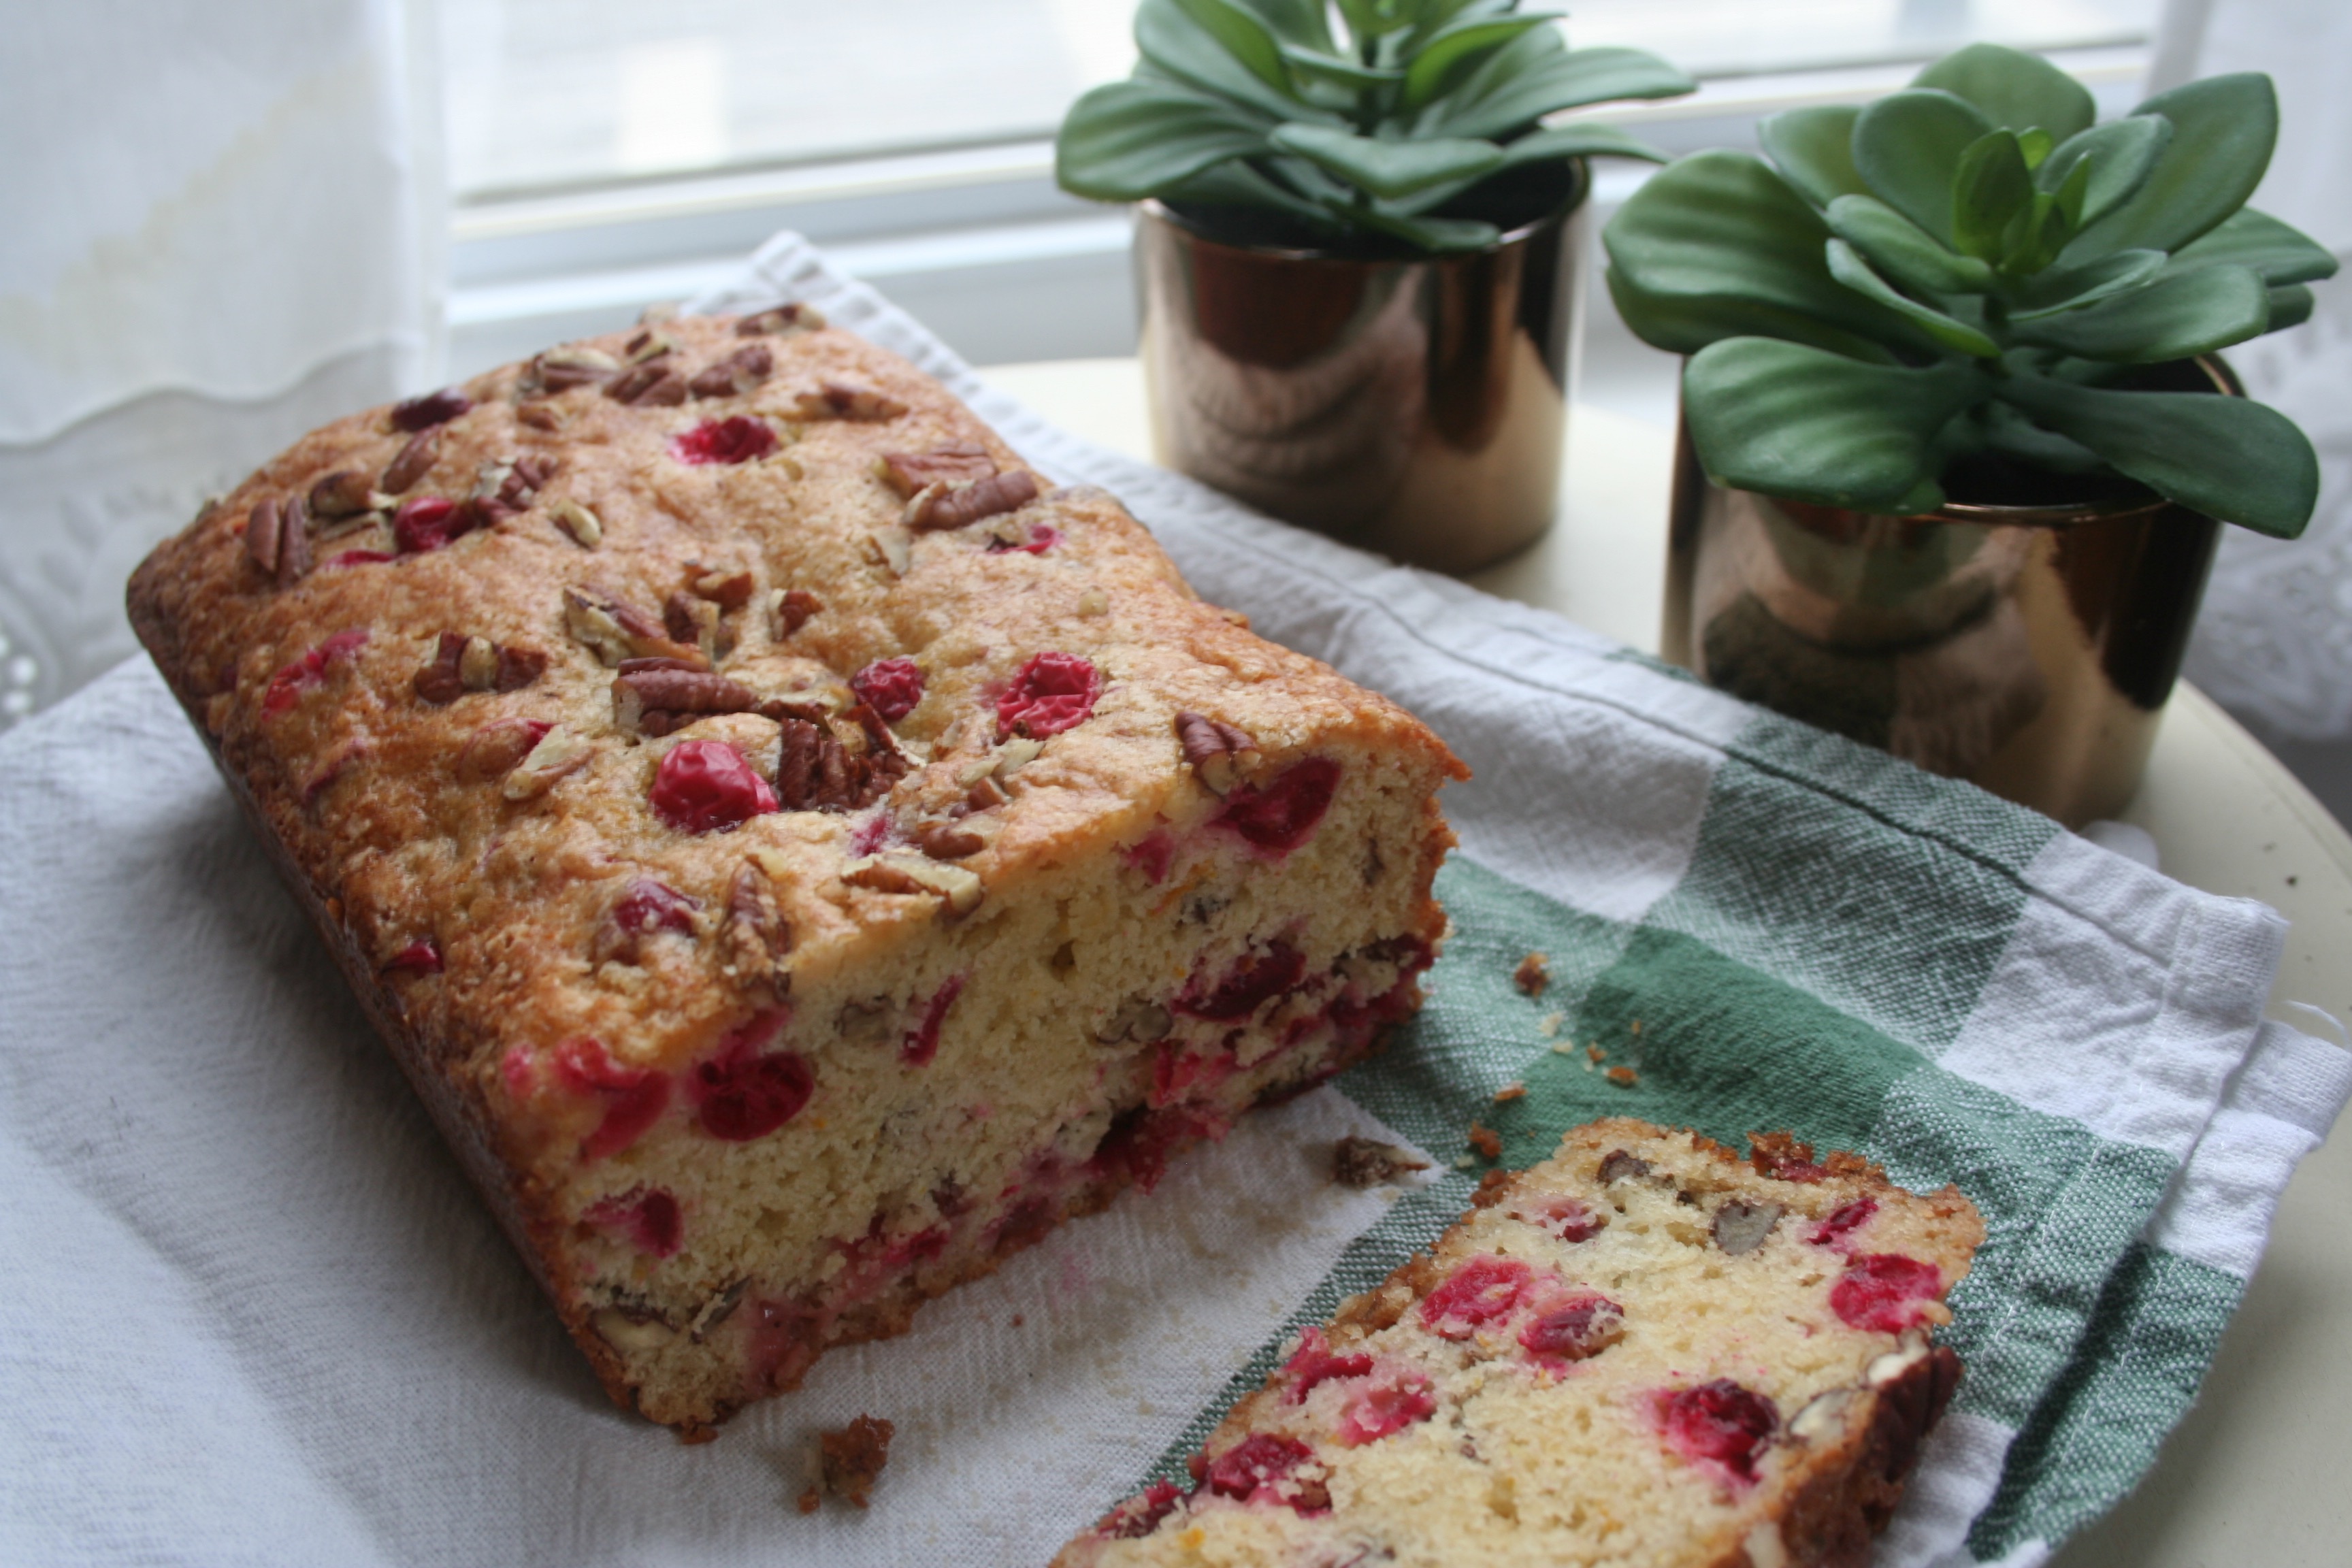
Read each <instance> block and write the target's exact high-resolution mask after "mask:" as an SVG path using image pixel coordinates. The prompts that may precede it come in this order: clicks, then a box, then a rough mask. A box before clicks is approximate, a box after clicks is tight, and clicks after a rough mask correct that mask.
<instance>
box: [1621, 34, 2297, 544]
mask: <svg viewBox="0 0 2352 1568" xmlns="http://www.w3.org/2000/svg"><path fill="white" fill-rule="evenodd" d="M2094 119H2095V111H2094V109H2093V105H2092V101H2091V95H2090V94H2089V92H2087V91H2086V90H2084V88H2083V86H2082V85H2081V84H2080V83H2079V82H2077V81H2075V80H2074V79H2073V78H2071V77H2069V76H2067V75H2066V74H2065V73H2064V72H2063V71H2061V70H2059V69H2058V68H2055V67H2053V66H2052V65H2050V64H2049V63H2048V62H2046V61H2044V60H2042V59H2039V58H2035V57H2033V56H2032V55H2026V54H2021V53H2018V52H2017V51H2015V50H2012V49H2006V48H2001V47H1997V46H1993V45H1986V44H1979V45H1976V46H1973V47H1969V48H1966V49H1962V50H1960V51H1959V52H1958V53H1957V54H1954V55H1950V56H1947V57H1946V58H1943V59H1941V60H1938V61H1937V62H1936V63H1935V64H1934V65H1931V66H1929V67H1928V68H1927V69H1926V70H1924V71H1922V72H1921V73H1920V74H1919V76H1918V77H1917V79H1916V80H1915V81H1914V82H1913V83H1912V85H1911V86H1910V88H1908V89H1906V90H1904V91H1901V92H1896V93H1894V94H1892V95H1890V96H1888V97H1886V98H1883V99H1880V100H1877V101H1875V102H1874V103H1871V104H1869V105H1867V106H1865V107H1863V108H1861V109H1859V110H1857V109H1854V108H1851V107H1841V108H1819V109H1801V110H1791V111H1790V112H1787V113H1783V114H1779V115H1775V116H1773V117H1772V118H1771V119H1769V120H1768V121H1765V122H1764V125H1763V129H1762V136H1763V144H1764V150H1765V152H1766V153H1768V154H1769V157H1770V159H1771V162H1770V163H1765V162H1764V161H1763V160H1761V159H1759V158H1756V157H1754V156H1751V155H1749V154H1748V153H1736V152H1710V153H1699V154H1696V155H1695V156H1692V157H1688V158H1685V159H1683V160H1682V161H1680V162H1679V163H1675V164H1674V165H1672V166H1671V167H1669V168H1666V169H1664V170H1662V171H1660V172H1659V173H1658V174H1655V175H1654V176H1652V177H1651V179H1650V180H1649V181H1648V182H1647V183H1646V184H1644V185H1643V188H1642V189H1641V190H1640V191H1638V192H1636V193H1635V194H1634V195H1633V197H1632V198H1631V199H1629V200H1628V201H1627V202H1626V204H1625V205H1624V206H1623V207H1622V209H1620V211H1619V212H1618V214H1617V216H1616V217H1615V218H1614V219H1613V220H1612V222H1611V223H1610V225H1609V227H1608V229H1607V231H1606V233H1605V236H1604V238H1605V241H1606V244H1607V247H1608V250H1609V257H1610V271H1609V287H1610V292H1611V293H1612V295H1613V296H1614V298H1615V300H1616V302H1617V308H1618V310H1619V311H1620V312H1621V313H1622V315H1623V316H1624V318H1625V321H1626V322H1627V324H1628V325H1630V326H1631V327H1632V328H1633V331H1635V332H1637V333H1639V334H1640V335H1641V336H1642V337H1643V339H1645V340H1646V341H1647V342H1650V343H1652V344H1654V346H1656V347H1658V348H1662V349H1666V350H1669V351H1671V352H1674V353H1683V354H1687V355H1689V356H1690V359H1689V362H1688V363H1687V364H1686V365H1685V368H1684V373H1683V407H1684V413H1685V419H1686V420H1687V422H1688V426H1689V429H1690V433H1691V438H1692V441H1693V443H1694V445H1695V446H1696V449H1697V452H1698V456H1699V459H1700V461H1701V463H1702V464H1703V465H1704V466H1705V468H1706V470H1707V472H1708V474H1709V475H1710V476H1712V477H1713V478H1714V479H1716V480H1717V482H1718V483H1721V484H1725V485H1727V486H1731V487H1734V488H1738V489H1750V490H1758V491H1762V492H1764V493H1767V494H1770V495H1776V496H1782V497H1787V498H1789V499H1791V500H1801V501H1811V502H1814V503H1817V504H1821V505H1827V506H1837V507H1844V508H1848V509H1851V510H1861V511H1872V512H1886V513H1898V514H1913V513H1918V512H1924V511H1930V510H1934V509H1935V508H1937V506H1939V505H1941V504H1943V502H1944V500H1945V499H1946V489H1947V486H1948V485H1950V484H1954V483H1958V482H1960V481H1961V480H1962V479H1969V480H1970V481H1971V482H1973V481H1974V480H1976V479H1979V478H1981V477H1982V476H1984V475H1986V474H1988V473H1990V474H1994V475H2000V474H2002V473H2006V474H2007V475H2009V476H2011V477H2012V478H2014V477H2016V476H2017V475H2018V473H2019V470H2020V469H2023V470H2026V471H2027V474H2028V476H2029V477H2032V478H2036V479H2038V478H2039V477H2040V476H2061V477H2066V476H2074V477H2075V478H2073V479H2067V481H2066V482H2067V483H2071V484H2075V485H2082V484H2084V483H2086V482H2087V483H2088V484H2090V485H2092V486H2094V487H2095V486H2096V485H2097V484H2099V483H2102V482H2104V483H2106V484H2108V485H2110V486H2112V485H2114V484H2115V482H2116V479H2115V477H2116V476H2117V475H2121V476H2124V477H2125V478H2126V479H2131V480H2136V481H2137V482H2138V483H2139V484H2142V485H2145V486H2147V488H2148V489H2153V490H2155V491H2157V492H2158V493H2159V494H2161V495H2163V496H2166V497H2168V499H2170V500H2175V501H2178V502H2180V503H2181V504H2183V505H2186V506H2189V507H2192V508H2194V509H2196V510H2200V511H2202V512H2206V513H2208V514H2210V515H2211V516H2213V517H2217V518H2221V519H2223V520H2224V521H2230V522H2236V523H2242V524H2243V525H2245V526H2246V527H2249V528H2252V529H2255V530H2258V531H2262V532H2264V533H2270V534H2276V535H2279V536H2281V537H2285V538H2292V537H2294V535H2295V534H2297V533H2299V532H2301V531H2302V530H2303V527H2304V524H2305V522H2307V521H2309V519H2310V516H2311V511H2312V507H2313V505H2314V502H2315V499H2316V496H2317V489H2318V463H2317V460H2316V458H2315V456H2314V454H2313V452H2312V448H2311V444H2310V442H2309V441H2307V440H2305V438H2304V436H2303V434H2302V432H2301V431H2299V430H2297V429H2296V428H2295V426H2294V424H2293V423H2292V422H2291V421H2289V420H2288V419H2287V418H2286V417H2285V416H2283V415H2281V414H2279V413H2277V412H2275V411H2274V410H2272V409H2269V408H2265V407H2263V406H2262V405H2260V404H2257V403H2253V402H2252V401H2250V400H2248V399H2245V398H2242V397H2231V396H2216V395H2212V394H2211V393H2210V392H2208V391H2200V390H2189V389H2176V388H2185V387H2187V386H2193V385H2194V384H2193V383H2188V384H2184V382H2183V381H2182V378H2181V377H2180V375H2179V372H2178V368H2177V362H2180V361H2185V360H2189V359H2191V358H2193V357H2194V356H2196V355H2199V354H2203V353H2210V352H2211V351H2213V350H2216V349H2220V348H2223V347H2225V346H2227V345H2229V344H2231V343H2235V342H2243V341H2244V340H2246V339H2248V338H2252V337H2254V336H2257V335H2258V334H2260V333H2263V332H2267V331H2276V330H2278V329H2279V328H2282V327H2287V326H2293V325H2294V324H2295V323H2297V322H2299V321H2303V320H2304V319H2305V317H2306V316H2308V315H2309V314H2310V313H2311V307H2312V296H2311V291H2310V289H2307V288H2305V284H2307V283H2309V282H2311V281H2313V280H2314V279H2321V278H2325V277H2327V276H2328V275H2329V274H2331V273H2333V272H2334V271H2335V270H2336V262H2335V258H2333V257H2331V256H2330V255H2329V254H2328V253H2327V252H2326V250H2324V249H2323V248H2321V247H2319V246H2318V245H2316V244H2315V243H2313V242H2312V241H2311V240H2310V239H2308V238H2306V237H2305V236H2303V235H2302V234H2299V233H2297V232H2296V231H2295V230H2294V229H2293V228H2290V227H2288V226H2286V225H2285V224H2283V223H2281V222H2279V221H2278V220H2276V219H2275V218H2270V217H2265V216H2263V215H2262V214H2261V213H2258V212H2254V211H2252V210H2251V209H2248V208H2246V207H2245V206H2244V205H2243V204H2244V202H2245V200H2246V197H2247V196H2248V195H2250V194H2252V191H2253V188H2254V186H2255V184H2257V183H2259V182H2260V180H2261V179H2262V177H2263V169H2264V168H2265V167H2267V166H2268V164H2269V162H2270V155H2271V148H2272V144H2273V142H2274V141H2275V139H2276V136H2277V132H2278V102H2277V99H2276V97H2275V95H2274V94H2273V91H2272V89H2271V82H2270V79H2269V78H2268V77H2265V76H2260V75H2252V74H2247V75H2237V76H2221V77H2213V78H2210V79H2206V80H2203V81H2197V82H2191V83H2189V85H2187V86H2185V87H2180V88H2176V89H2173V90H2171V91H2169V92H2165V93H2160V94H2158V96H2156V97H2154V98H2151V99H2149V100H2147V102H2145V103H2143V104H2141V105H2140V106H2139V107H2138V108H2137V109H2136V110H2133V111H2132V112H2131V113H2130V114H2129V115H2127V116H2126V117H2124V118H2123V119H2120V120H2116V121H2112V122H2110V123H2108V124H2105V125H2096V124H2094V123H2093V121H2094ZM2168 365H2172V366H2175V368H2174V369H2173V370H2171V371H2169V372H2168V371H2166V370H2164V369H2160V368H2158V367H2164V366H2168ZM2062 488H2063V487H2062ZM1968 499H1972V500H1986V499H1993V498H1988V497H1984V496H1980V495H1970V496H1969V498H1968Z"/></svg>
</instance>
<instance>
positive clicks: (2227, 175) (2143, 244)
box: [2068, 72, 2278, 261]
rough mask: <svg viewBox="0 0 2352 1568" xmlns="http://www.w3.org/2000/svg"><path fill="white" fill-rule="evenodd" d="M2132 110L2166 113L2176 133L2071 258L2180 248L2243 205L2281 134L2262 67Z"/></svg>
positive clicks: (2194, 83) (2085, 235) (2077, 245)
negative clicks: (2135, 184) (2123, 198)
mask: <svg viewBox="0 0 2352 1568" xmlns="http://www.w3.org/2000/svg"><path fill="white" fill-rule="evenodd" d="M2132 113H2133V114H2134V115H2135V116H2137V115H2147V114H2160V115H2162V116H2163V117H2164V118H2165V119H2166V120H2168V121H2171V123H2172V129H2173V134H2172V136H2171V139H2170V140H2169V141H2168V142H2166V144H2165V146H2164V149H2163V151H2162V152H2161V153H2158V156H2157V160H2156V164H2155V167H2154V168H2152V169H2151V170H2149V172H2148V174H2147V179H2146V180H2144V181H2143V182H2141V184H2140V186H2139V188H2138V189H2137V191H2135V192H2134V193H2133V194H2132V195H2131V196H2130V197H2129V198H2128V199H2127V200H2126V201H2125V202H2123V203H2122V205H2119V206H2117V207H2116V209H2115V210H2114V211H2112V212H2110V213H2108V214H2107V215H2106V216H2105V217H2103V218H2101V219H2100V220H2099V221H2098V222H2096V223H2095V224H2092V225H2091V226H2089V227H2087V228H2085V229H2084V231H2083V235H2082V237H2081V238H2079V239H2077V240H2076V241H2075V242H2074V244H2073V245H2072V246H2070V247H2068V258H2069V259H2070V260H2074V261H2087V260H2089V259H2091V258H2094V257H2097V256H2105V255H2106V254H2107V253H2108V252H2110V251H2116V250H2134V249H2144V250H2167V251H2170V250H2179V248H2181V247H2183V246H2185V245H2187V244H2188V243H2189V241H2190V240H2193V239H2195V238H2196V237H2198V236H2199V235H2201V234H2203V233H2205V232H2206V231H2207V230H2208V229H2210V228H2212V227H2213V226H2215V225H2217V224H2219V223H2221V221H2222V220H2223V219H2224V218H2226V217H2228V216H2230V215H2231V213H2233V212H2236V211H2237V210H2238V209H2239V208H2240V207H2242V206H2243V205H2245V202H2246V198H2247V197H2248V196H2250V195H2252V194H2253V191H2254V187H2255V186H2256V185H2258V184H2262V179H2263V171H2264V170H2265V169H2267V168H2269V167H2270V162H2271V148H2272V147H2273V144H2274V143H2275V142H2277V140H2278V94H2277V93H2276V92H2275V91H2273V89H2272V87H2271V79H2270V78H2268V77H2266V76H2263V75H2261V74H2260V73H2258V72H2240V73H2238V74H2236V75H2233V76H2216V77H2208V78H2206V79H2204V80H2203V81H2192V82H2190V83H2189V84H2188V85H2187V86H2185V87H2177V88H2174V89H2172V90H2171V91H2170V92H2163V93H2158V94H2157V96H2156V97H2154V98H2151V99H2149V100H2147V102H2146V103H2143V104H2141V105H2140V106H2139V107H2138V108H2137V109H2136V110H2132Z"/></svg>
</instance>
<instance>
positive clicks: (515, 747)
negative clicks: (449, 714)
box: [457, 718, 551, 784]
mask: <svg viewBox="0 0 2352 1568" xmlns="http://www.w3.org/2000/svg"><path fill="white" fill-rule="evenodd" d="M550 728H551V726H549V725H547V724H543V723H541V721H538V720H536V719H511V718H509V719H493V720H492V721H490V722H488V723H487V724H485V725H483V726H482V727H481V728H480V729H478V730H477V731H474V733H473V735H472V736H471V737H470V738H468V739H467V742H466V744H465V746H464V748H463V749H461V750H460V751H459V752H458V753H457V776H458V777H459V778H461V779H464V780H466V781H467V783H469V784H487V783H488V782H489V781H490V780H492V779H495V778H503V777H505V776H506V775H507V773H509V772H511V771H512V770H513V768H514V766H515V764H516V763H520V762H521V761H522V760H523V758H525V757H527V756H529V755H530V752H531V748H532V747H534V746H536V745H538V744H539V742H540V738H541V736H543V735H545V734H546V733H547V731H548V730H549V729H550Z"/></svg>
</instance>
